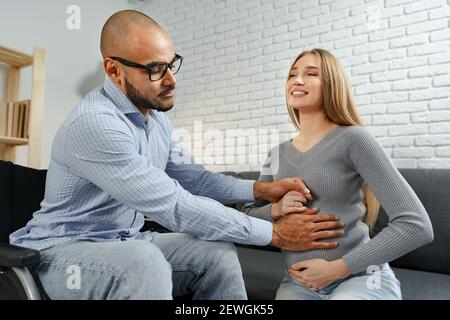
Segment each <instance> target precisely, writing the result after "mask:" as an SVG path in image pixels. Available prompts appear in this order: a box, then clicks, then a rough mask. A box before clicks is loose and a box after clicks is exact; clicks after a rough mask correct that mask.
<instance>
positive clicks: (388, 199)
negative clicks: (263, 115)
mask: <svg viewBox="0 0 450 320" xmlns="http://www.w3.org/2000/svg"><path fill="white" fill-rule="evenodd" d="M294 176H299V177H300V178H302V180H303V181H304V183H305V184H306V185H307V187H308V188H309V189H310V190H311V194H312V196H313V200H311V201H309V202H308V203H307V206H308V207H317V208H319V210H320V211H319V213H318V214H320V213H328V214H333V215H335V216H337V217H338V218H339V219H340V220H341V221H342V222H343V223H344V224H345V227H344V235H343V236H342V237H339V238H336V239H328V240H322V241H337V243H338V247H337V248H334V249H313V250H307V251H302V252H293V251H283V254H284V257H285V260H286V264H287V266H291V265H292V264H293V263H295V262H298V261H302V260H308V259H314V258H322V259H325V260H327V261H332V260H336V259H339V258H343V259H344V261H345V262H346V264H347V265H348V267H349V269H350V271H351V272H352V273H353V274H355V273H360V272H364V271H367V270H368V269H370V268H373V266H380V265H382V264H384V263H386V262H390V261H392V260H394V259H396V258H398V257H400V256H402V255H404V254H406V253H408V252H410V251H412V250H414V249H416V248H418V247H420V246H422V245H424V244H426V243H428V242H430V241H432V239H433V230H432V226H431V222H430V219H429V217H428V214H427V212H426V210H425V208H424V207H423V205H422V203H421V202H420V200H419V199H418V197H417V195H416V194H415V193H414V191H413V190H412V188H411V187H410V186H409V185H408V183H407V182H406V180H405V179H404V178H403V176H402V175H401V174H400V173H399V171H398V170H397V168H396V167H395V165H394V163H393V162H392V160H391V159H390V157H389V156H388V155H387V153H386V152H385V151H384V149H383V148H382V146H381V145H380V144H379V143H378V142H377V141H376V139H375V138H374V137H373V136H372V135H371V134H370V133H369V131H368V130H367V129H365V128H363V127H358V126H338V127H335V128H333V129H332V130H330V131H329V132H328V133H327V134H326V135H325V136H324V137H323V138H322V140H320V141H319V142H318V143H317V144H316V145H314V146H313V147H312V148H310V149H309V150H307V151H305V152H301V151H300V150H298V149H297V148H296V147H295V146H294V145H293V144H292V141H290V140H289V141H286V142H284V143H282V144H280V145H278V146H277V147H275V148H273V149H272V150H271V152H270V153H269V157H268V160H267V161H266V163H265V165H264V166H263V168H262V170H261V175H260V177H259V180H260V181H272V180H276V179H282V178H287V177H294ZM364 182H366V183H367V184H368V185H369V186H370V187H371V188H372V190H373V191H374V193H375V196H376V197H377V199H378V200H379V201H380V204H381V206H382V207H383V209H384V210H385V212H386V213H387V215H388V217H389V224H388V226H387V227H386V228H384V229H383V230H382V231H381V232H379V233H378V234H377V235H376V236H375V237H373V238H372V239H371V238H370V236H369V228H368V226H367V225H366V224H365V223H364V222H363V218H364V216H365V214H366V206H365V205H364V203H363V192H362V186H363V184H364ZM270 209H271V204H270V203H267V202H264V201H257V202H255V203H252V204H248V205H246V206H245V207H244V209H243V211H244V212H246V213H247V214H249V215H251V216H255V217H259V218H262V219H265V220H269V221H272V218H271V216H270Z"/></svg>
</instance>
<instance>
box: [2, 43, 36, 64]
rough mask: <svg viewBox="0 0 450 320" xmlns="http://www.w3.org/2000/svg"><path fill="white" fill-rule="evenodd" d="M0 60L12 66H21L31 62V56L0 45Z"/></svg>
mask: <svg viewBox="0 0 450 320" xmlns="http://www.w3.org/2000/svg"><path fill="white" fill-rule="evenodd" d="M0 61H1V62H3V63H6V64H9V65H11V66H14V67H19V68H23V67H26V66H31V65H32V64H33V57H32V56H30V55H28V54H25V53H22V52H19V51H17V50H13V49H9V48H7V47H3V46H0Z"/></svg>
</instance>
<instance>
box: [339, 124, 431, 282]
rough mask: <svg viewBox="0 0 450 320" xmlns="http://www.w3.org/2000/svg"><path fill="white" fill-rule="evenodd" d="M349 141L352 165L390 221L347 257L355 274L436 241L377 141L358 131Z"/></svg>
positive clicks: (412, 195)
mask: <svg viewBox="0 0 450 320" xmlns="http://www.w3.org/2000/svg"><path fill="white" fill-rule="evenodd" d="M349 139H350V141H349V150H348V155H349V159H350V162H351V165H353V167H354V169H355V170H356V171H357V172H358V173H359V175H360V176H361V177H362V179H363V180H364V181H365V182H366V183H367V184H368V185H369V186H370V187H371V188H372V190H373V192H374V194H375V196H376V198H377V199H378V201H379V202H380V204H381V206H382V207H383V208H384V210H385V211H386V214H387V215H388V217H389V224H388V226H387V227H386V228H384V229H383V230H382V231H381V232H380V233H378V234H377V235H376V236H375V237H374V238H372V239H371V240H369V241H368V242H367V243H365V244H363V245H361V246H359V247H357V248H356V249H355V250H353V251H351V252H349V253H348V254H346V255H345V256H344V257H343V259H344V261H345V262H346V263H347V265H348V267H349V269H350V271H351V272H352V273H353V274H354V273H358V272H361V271H365V270H367V268H368V267H369V266H372V265H380V264H383V263H386V262H390V261H392V260H394V259H396V258H398V257H400V256H402V255H405V254H406V253H408V252H410V251H412V250H414V249H416V248H418V247H420V246H422V245H425V244H427V243H429V242H431V241H433V237H434V236H433V229H432V225H431V222H430V219H429V217H428V214H427V212H426V211H425V208H424V207H423V205H422V203H421V202H420V200H419V198H418V197H417V195H416V194H415V193H414V191H413V189H412V188H411V187H410V186H409V184H408V183H407V182H406V180H405V179H404V178H403V176H402V175H401V174H400V172H399V171H398V170H397V168H396V167H395V165H394V163H393V162H392V160H391V159H390V157H389V156H388V155H387V154H386V152H385V151H384V149H383V148H382V146H381V145H380V144H379V143H378V142H377V141H376V140H375V138H374V137H373V136H372V135H371V134H370V133H369V132H368V131H367V130H366V129H364V128H358V127H355V131H353V134H351V135H350V137H349Z"/></svg>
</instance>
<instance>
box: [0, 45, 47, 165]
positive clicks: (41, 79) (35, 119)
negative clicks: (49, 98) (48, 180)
mask: <svg viewBox="0 0 450 320" xmlns="http://www.w3.org/2000/svg"><path fill="white" fill-rule="evenodd" d="M0 63H4V64H6V65H8V71H7V78H6V80H7V82H6V94H5V101H6V102H17V101H18V97H19V91H20V90H19V89H20V88H19V86H20V73H21V70H22V68H24V67H28V66H31V68H32V73H31V98H30V101H31V104H30V110H29V111H30V114H29V118H28V119H29V122H28V126H27V128H26V129H28V135H27V137H28V139H24V138H15V137H6V136H0V144H2V146H3V148H0V159H2V160H7V161H11V162H15V158H16V147H17V146H22V145H26V146H28V166H29V167H31V168H36V169H41V152H42V150H41V146H42V119H43V109H44V91H45V50H44V49H42V48H34V50H33V54H31V55H28V54H25V53H23V52H20V51H17V50H13V49H10V48H7V47H4V46H1V45H0ZM3 134H4V133H3Z"/></svg>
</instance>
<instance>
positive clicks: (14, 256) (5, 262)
mask: <svg viewBox="0 0 450 320" xmlns="http://www.w3.org/2000/svg"><path fill="white" fill-rule="evenodd" d="M40 260H41V256H40V254H39V251H38V250H34V249H28V248H23V247H18V246H14V245H12V244H8V243H0V266H1V267H18V268H20V267H26V266H28V265H31V264H35V263H38V262H39V261H40Z"/></svg>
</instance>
